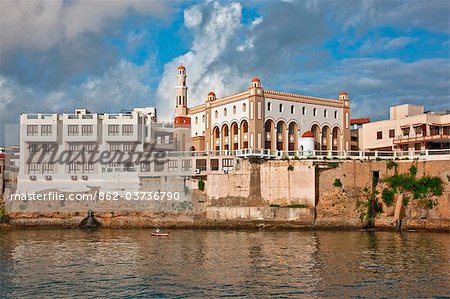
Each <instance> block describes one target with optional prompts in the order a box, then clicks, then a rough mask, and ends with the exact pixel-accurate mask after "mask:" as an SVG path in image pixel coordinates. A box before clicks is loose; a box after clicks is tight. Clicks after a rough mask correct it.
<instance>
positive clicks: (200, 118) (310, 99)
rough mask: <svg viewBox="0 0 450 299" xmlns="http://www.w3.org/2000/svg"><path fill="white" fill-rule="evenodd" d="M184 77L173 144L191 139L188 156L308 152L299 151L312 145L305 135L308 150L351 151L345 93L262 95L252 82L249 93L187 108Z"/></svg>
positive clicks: (182, 75)
mask: <svg viewBox="0 0 450 299" xmlns="http://www.w3.org/2000/svg"><path fill="white" fill-rule="evenodd" d="M186 77H187V75H186V68H185V67H184V66H180V67H179V68H178V73H177V86H176V110H175V130H177V127H178V128H179V130H178V131H177V132H179V133H178V134H177V133H176V134H177V136H178V137H177V140H178V141H180V140H181V139H184V140H187V139H188V138H190V140H191V141H192V146H191V147H190V150H192V151H205V150H208V151H213V150H214V151H217V150H222V151H228V150H241V149H268V150H272V151H275V150H278V151H284V152H288V151H292V152H294V151H304V150H310V149H307V148H304V146H305V145H308V146H309V145H310V144H311V143H310V142H309V139H310V138H311V137H309V135H312V137H313V139H314V142H313V143H312V145H313V147H314V148H312V149H316V150H350V100H349V97H348V94H347V93H346V92H341V93H340V94H339V96H338V97H337V98H335V99H332V98H320V97H314V96H307V95H301V94H293V93H287V92H280V91H275V90H269V89H265V88H263V87H262V84H261V81H260V80H259V79H258V78H253V80H252V81H251V83H250V86H249V88H248V90H245V91H243V92H240V93H237V94H233V95H227V96H225V97H221V98H217V97H216V94H215V93H214V92H212V91H211V92H210V93H209V94H208V95H207V97H206V101H205V102H204V103H203V104H200V105H198V106H195V107H188V95H187V90H188V87H187V84H186ZM189 128H190V129H191V130H190V136H188V134H189V133H188V132H189ZM183 130H184V131H183ZM304 134H306V135H305V136H304ZM303 138H306V140H304V139H303ZM312 149H311V150H312Z"/></svg>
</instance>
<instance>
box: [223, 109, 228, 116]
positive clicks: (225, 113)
mask: <svg viewBox="0 0 450 299" xmlns="http://www.w3.org/2000/svg"><path fill="white" fill-rule="evenodd" d="M223 116H227V108H224V109H223Z"/></svg>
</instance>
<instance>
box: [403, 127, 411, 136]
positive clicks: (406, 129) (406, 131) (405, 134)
mask: <svg viewBox="0 0 450 299" xmlns="http://www.w3.org/2000/svg"><path fill="white" fill-rule="evenodd" d="M402 134H403V136H409V127H405V128H402Z"/></svg>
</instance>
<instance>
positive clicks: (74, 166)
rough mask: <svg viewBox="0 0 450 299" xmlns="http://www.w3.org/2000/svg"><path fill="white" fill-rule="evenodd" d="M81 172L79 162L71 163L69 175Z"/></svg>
mask: <svg viewBox="0 0 450 299" xmlns="http://www.w3.org/2000/svg"><path fill="white" fill-rule="evenodd" d="M79 171H80V163H79V162H71V163H69V173H77V172H79Z"/></svg>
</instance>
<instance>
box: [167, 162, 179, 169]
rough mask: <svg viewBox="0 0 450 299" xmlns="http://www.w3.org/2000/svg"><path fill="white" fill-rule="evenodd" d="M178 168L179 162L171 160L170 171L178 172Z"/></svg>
mask: <svg viewBox="0 0 450 299" xmlns="http://www.w3.org/2000/svg"><path fill="white" fill-rule="evenodd" d="M177 168H178V160H169V171H173V170H176V169H177Z"/></svg>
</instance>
